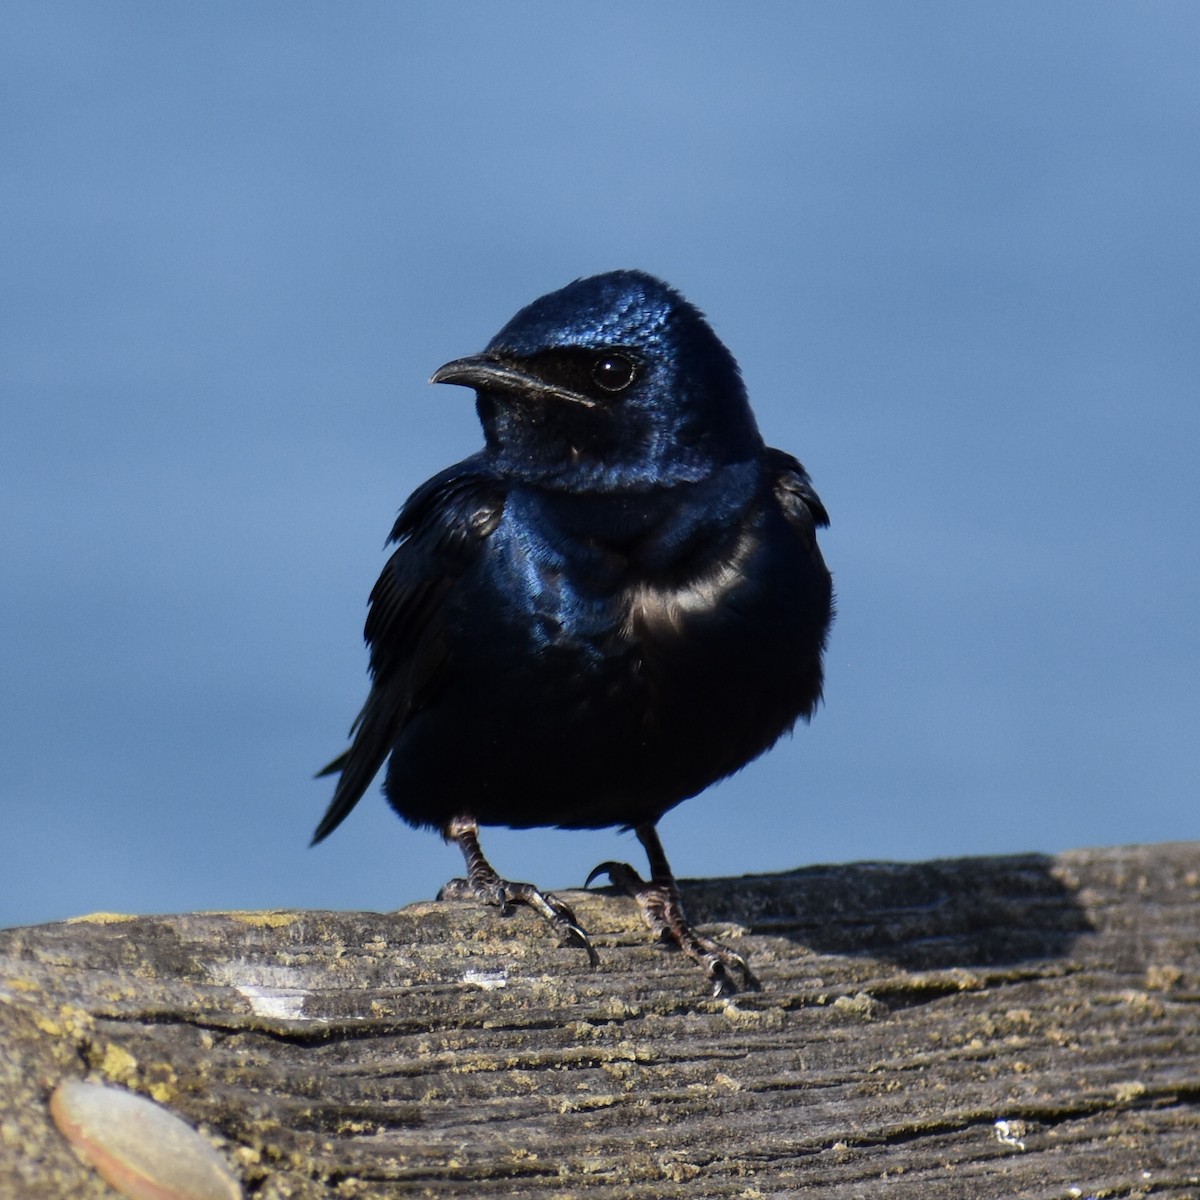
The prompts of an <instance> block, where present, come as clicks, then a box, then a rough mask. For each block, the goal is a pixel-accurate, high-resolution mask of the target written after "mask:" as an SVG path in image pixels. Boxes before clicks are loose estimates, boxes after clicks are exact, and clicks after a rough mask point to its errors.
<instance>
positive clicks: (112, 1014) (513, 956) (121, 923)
mask: <svg viewBox="0 0 1200 1200" xmlns="http://www.w3.org/2000/svg"><path fill="white" fill-rule="evenodd" d="M563 895H564V896H565V898H566V899H567V900H568V902H569V903H571V904H572V905H573V906H574V907H575V909H576V912H577V913H578V915H579V917H580V919H581V921H582V923H583V924H584V926H585V927H586V928H588V929H589V930H590V931H591V932H592V933H593V935H594V938H595V941H596V945H597V949H598V950H599V953H600V956H601V963H600V967H599V968H598V969H597V970H590V969H588V966H587V961H586V958H585V956H584V955H583V953H582V952H581V951H579V950H577V949H574V948H572V947H569V946H560V945H558V944H557V943H556V941H555V939H554V937H553V935H552V934H551V933H550V932H549V930H548V929H547V927H546V926H544V925H543V924H542V923H541V922H540V921H539V920H538V918H536V917H535V916H533V915H532V914H530V913H528V912H525V911H518V912H515V913H513V914H512V915H511V916H509V917H502V916H500V915H499V914H497V913H495V912H493V911H487V910H483V909H480V908H477V907H475V906H473V905H464V904H437V903H427V904H418V905H413V906H412V907H410V908H407V909H404V910H403V911H401V912H398V913H391V914H375V913H329V912H272V913H214V914H204V913H191V914H184V915H180V916H170V917H136V918H113V917H99V916H98V917H93V918H87V919H81V920H76V921H73V922H65V923H61V924H55V925H45V926H39V927H33V928H26V929H15V930H8V931H4V932H0V1048H2V1052H0V1196H3V1197H8V1196H13V1197H21V1198H22V1200H40V1198H42V1197H47V1198H49V1197H54V1198H56V1200H57V1198H58V1197H63V1196H71V1197H76V1196H78V1197H92V1196H95V1197H101V1196H106V1195H111V1194H112V1193H111V1192H109V1191H108V1189H107V1185H105V1184H103V1183H101V1182H100V1181H99V1179H98V1178H97V1177H96V1176H95V1175H93V1174H92V1173H91V1172H90V1171H89V1170H88V1169H87V1168H85V1167H84V1166H83V1165H82V1164H80V1163H79V1162H77V1161H76V1159H75V1158H74V1156H73V1155H72V1154H71V1152H70V1150H69V1149H68V1148H67V1146H66V1143H65V1142H64V1141H63V1140H62V1138H61V1136H60V1135H59V1134H58V1132H57V1131H56V1129H55V1128H54V1126H53V1125H52V1124H51V1123H50V1121H49V1118H48V1116H47V1098H48V1096H49V1094H50V1092H51V1091H52V1089H53V1087H54V1086H55V1085H56V1084H57V1083H58V1082H59V1081H61V1080H62V1079H65V1078H90V1079H94V1080H103V1081H107V1082H110V1083H114V1084H117V1085H120V1086H122V1087H125V1088H129V1089H132V1090H134V1091H137V1092H140V1093H142V1094H144V1095H148V1096H151V1097H153V1098H155V1099H157V1100H158V1101H160V1102H162V1103H163V1104H165V1105H166V1106H167V1107H168V1108H170V1109H171V1110H172V1111H174V1112H176V1113H178V1114H179V1115H181V1116H183V1117H184V1118H185V1119H187V1120H188V1121H189V1122H191V1123H193V1124H194V1125H196V1126H197V1127H199V1128H200V1129H201V1130H202V1132H204V1134H205V1135H206V1136H208V1137H210V1138H211V1139H212V1140H213V1141H214V1143H215V1144H216V1145H217V1146H218V1147H219V1148H220V1149H221V1150H222V1152H223V1153H224V1154H225V1155H226V1156H227V1158H228V1160H229V1162H230V1163H231V1164H232V1165H233V1167H234V1169H235V1170H236V1172H237V1173H238V1174H239V1175H240V1176H241V1178H242V1179H243V1182H244V1184H245V1186H246V1189H247V1193H248V1194H251V1195H254V1196H257V1197H262V1198H273V1197H326V1196H336V1197H347V1198H350V1197H381V1198H390V1197H402V1196H403V1197H411V1196H421V1195H428V1196H437V1197H449V1196H468V1195H469V1196H471V1197H473V1198H487V1197H498V1196H518V1197H536V1196H559V1197H570V1196H579V1197H585V1198H588V1200H609V1198H611V1200H615V1198H617V1197H684V1196H686V1197H688V1198H689V1200H701V1198H706V1197H747V1198H752V1197H758V1196H783V1195H806V1196H807V1195H812V1196H818V1197H822V1198H828V1200H850V1198H851V1197H855V1198H858V1197H875V1196H880V1195H886V1196H889V1197H896V1198H904V1200H908V1198H910V1197H911V1198H914V1200H915V1198H917V1197H921V1198H926V1200H941V1198H944V1197H945V1198H948V1197H955V1198H958V1197H971V1198H972V1200H984V1198H988V1197H1025V1196H1028V1197H1063V1198H1067V1197H1079V1198H1083V1197H1107V1196H1151V1195H1153V1196H1155V1197H1170V1198H1172V1200H1176V1198H1182V1197H1192V1198H1196V1197H1200V844H1172V845H1162V846H1147V847H1126V848H1118V849H1109V850H1081V851H1076V852H1072V853H1068V854H1063V855H1060V856H1057V857H1054V858H1047V857H1041V856H1034V855H1029V856H1020V857H1011V858H991V859H966V860H956V861H952V862H934V863H922V864H894V863H890V864H857V865H850V866H840V867H813V868H808V869H804V870H800V871H796V872H792V873H788V874H785V875H777V876H769V877H746V878H742V879H734V880H710V881H702V882H695V883H690V884H687V885H686V886H685V896H686V899H687V903H688V905H689V907H690V909H691V911H692V913H693V916H694V917H695V918H696V919H698V920H699V921H701V922H705V923H708V924H707V928H708V929H709V931H710V932H714V933H716V934H717V935H718V936H721V937H723V938H725V939H726V940H728V941H730V942H731V943H733V944H735V945H736V946H737V947H738V949H739V950H741V951H743V952H745V953H746V954H748V956H749V957H750V959H751V961H752V963H753V966H754V969H755V971H756V972H757V973H758V975H759V977H760V978H761V979H762V980H763V983H764V990H763V991H762V992H761V993H758V994H754V995H745V996H737V997H734V998H732V999H720V1000H718V999H712V998H710V997H708V996H707V995H706V991H705V988H704V985H703V981H702V978H701V976H700V973H699V972H698V970H697V969H696V968H695V967H693V966H692V965H691V964H690V963H688V962H687V961H686V960H684V959H683V957H682V956H681V955H679V954H673V953H670V952H667V951H665V950H663V949H661V948H659V947H657V946H655V945H653V944H651V943H650V942H649V940H648V935H647V934H646V932H645V930H644V928H643V927H642V925H641V924H640V922H639V920H638V918H637V915H636V912H635V910H634V907H633V904H632V902H631V901H629V900H627V899H625V898H624V897H621V896H618V895H615V894H613V893H610V892H605V891H600V892H590V893H581V892H568V893H563ZM998 1122H1004V1123H1006V1124H998Z"/></svg>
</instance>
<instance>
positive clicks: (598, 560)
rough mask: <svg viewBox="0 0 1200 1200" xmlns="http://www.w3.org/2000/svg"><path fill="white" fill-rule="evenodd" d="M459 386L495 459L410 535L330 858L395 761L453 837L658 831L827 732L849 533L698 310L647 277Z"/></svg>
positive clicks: (587, 292) (388, 601)
mask: <svg viewBox="0 0 1200 1200" xmlns="http://www.w3.org/2000/svg"><path fill="white" fill-rule="evenodd" d="M434 380H435V381H436V382H448V383H459V384H463V385H466V386H469V387H473V388H474V389H475V391H476V396H477V408H478V412H479V417H480V420H481V423H482V424H483V428H484V433H485V437H486V446H485V448H484V449H483V450H482V451H480V452H479V453H478V454H475V455H473V456H472V457H470V458H468V459H466V460H465V461H464V462H461V463H459V464H457V465H456V466H453V467H450V468H449V469H447V470H445V471H443V472H442V473H441V474H439V475H437V476H435V477H434V478H433V479H431V480H430V481H429V482H427V483H426V484H424V485H423V486H422V487H421V488H419V489H418V490H417V491H416V492H415V493H414V495H413V496H412V497H411V498H410V500H409V501H408V503H407V504H406V505H405V506H404V509H403V511H402V512H401V514H400V518H399V520H398V521H397V522H396V526H395V529H394V530H393V533H392V538H393V540H394V541H395V542H396V543H398V547H397V549H396V551H395V553H394V554H393V556H392V558H391V560H390V561H389V562H388V564H387V566H386V567H385V569H384V572H383V574H382V576H381V577H380V579H379V582H378V583H377V584H376V586H375V590H374V592H373V593H372V596H371V607H370V613H369V617H368V620H367V627H366V637H367V641H368V643H369V645H370V650H371V673H372V679H373V685H372V689H371V693H370V696H369V698H368V700H367V703H366V706H365V707H364V709H363V711H362V713H361V714H360V716H359V718H358V721H357V722H356V725H355V728H354V731H353V744H352V745H351V748H350V749H349V751H347V753H346V754H345V755H343V756H342V758H340V759H338V760H337V761H336V762H335V763H334V764H331V768H330V769H331V770H337V771H340V779H339V781H338V786H337V789H336V792H335V795H334V798H333V801H332V803H331V805H330V808H329V811H328V813H327V814H326V816H325V818H324V820H323V821H322V822H321V825H320V826H319V828H318V830H317V834H316V837H315V839H314V840H320V839H321V838H323V837H325V836H326V835H327V834H328V833H330V832H331V831H332V830H333V829H334V828H335V827H336V826H337V825H338V824H339V823H340V821H341V820H342V819H343V818H344V817H345V815H346V814H347V813H348V812H349V811H350V809H351V808H352V807H353V806H354V804H355V803H356V802H357V800H358V799H359V797H360V796H361V795H362V794H363V792H364V791H365V789H366V788H367V787H368V786H369V784H370V782H371V780H372V779H373V777H374V776H375V774H376V773H377V771H378V770H379V768H380V767H381V766H382V765H383V764H384V761H385V760H389V761H388V766H387V774H386V779H385V784H384V790H385V792H386V794H387V797H388V800H389V801H390V803H391V804H392V806H393V807H394V808H395V809H396V811H397V812H398V813H399V814H400V815H401V816H402V817H404V818H405V820H407V821H409V822H410V823H412V824H414V825H428V826H433V827H436V828H439V829H441V830H442V831H443V832H445V833H447V835H448V836H455V835H454V833H453V832H452V830H451V826H452V824H453V823H454V822H456V821H458V822H462V821H466V822H468V823H474V824H482V825H488V824H498V825H509V826H515V827H527V826H540V825H558V826H564V827H568V828H595V827H602V826H608V825H626V826H633V827H635V828H638V829H639V831H641V830H642V829H643V828H646V827H649V828H651V829H652V826H653V823H654V822H655V821H656V820H657V819H658V818H659V817H660V816H661V815H662V814H663V813H664V812H666V811H667V810H668V809H670V808H671V807H673V806H674V805H676V804H678V803H679V802H680V801H682V800H684V799H686V798H687V797H689V796H693V795H695V794H696V793H697V792H699V791H701V790H702V789H703V788H705V787H707V786H708V785H709V784H710V783H712V782H714V781H715V780H717V779H719V778H721V777H723V776H725V775H727V774H729V773H730V772H732V771H735V770H737V769H738V768H739V767H741V766H743V765H744V764H745V763H747V762H748V761H750V760H751V759H753V758H755V757H756V756H757V755H759V754H760V753H762V752H763V751H764V750H765V749H767V748H768V747H769V746H770V745H771V744H772V743H773V742H774V741H775V740H776V739H777V738H778V737H779V736H780V735H781V734H782V733H784V732H785V731H786V730H788V729H790V728H791V726H792V725H793V724H794V723H795V721H796V720H797V719H798V718H807V717H808V716H810V715H811V713H812V711H813V709H814V708H815V706H816V704H817V703H818V701H819V699H820V695H821V680H822V668H821V656H822V651H823V648H824V644H825V638H826V633H827V630H828V627H829V623H830V619H831V614H832V593H831V585H830V577H829V573H828V571H827V570H826V568H825V564H824V562H823V561H822V558H821V554H820V551H819V549H818V547H817V542H816V536H815V531H816V528H817V526H820V525H824V524H826V522H827V517H826V514H825V510H824V508H823V507H822V505H821V502H820V500H819V499H818V498H817V495H816V493H815V492H814V491H813V489H812V486H811V484H810V482H809V479H808V476H807V474H806V473H805V471H804V468H803V467H802V466H801V465H800V464H799V463H798V462H797V461H796V460H795V459H794V458H792V457H791V456H790V455H787V454H785V453H783V452H782V451H779V450H772V449H768V448H766V447H765V446H764V445H763V442H762V439H761V437H760V435H759V432H758V429H757V426H756V425H755V421H754V417H753V415H752V413H751V411H750V407H749V403H748V401H747V398H746V392H745V388H744V386H743V384H742V380H741V376H740V373H739V371H738V368H737V364H736V363H735V361H734V359H733V357H732V356H731V355H730V354H729V352H728V350H726V348H725V347H724V346H723V345H722V344H721V342H720V341H719V340H718V339H717V337H716V335H715V334H714V333H713V332H712V330H711V329H710V327H709V325H708V324H707V322H706V321H705V320H704V318H703V317H702V316H701V314H700V313H699V312H698V311H697V310H696V309H695V308H694V307H693V306H692V305H690V304H689V303H688V302H687V301H685V300H684V299H683V298H682V297H681V296H680V295H679V294H678V293H677V292H675V291H674V290H673V289H671V288H669V287H667V286H666V285H665V284H663V283H661V282H660V281H658V280H656V279H654V278H652V277H651V276H648V275H645V274H643V273H641V272H636V271H614V272H610V273H608V274H605V275H599V276H594V277H592V278H589V279H582V280H578V281H576V282H575V283H572V284H569V285H568V286H567V287H565V288H563V289H561V290H560V291H557V292H553V293H551V294H550V295H548V296H544V297H542V298H541V299H539V300H537V301H535V302H534V303H533V304H531V305H529V306H528V307H526V308H524V309H522V310H521V311H520V312H519V313H518V314H517V315H516V316H515V317H514V318H513V319H512V320H511V321H510V322H509V323H508V324H507V325H506V326H505V327H504V328H503V329H502V330H501V331H500V332H499V333H498V334H497V335H496V336H495V338H493V339H492V341H491V342H490V343H489V345H488V346H487V348H486V349H485V351H484V352H483V353H482V354H481V355H477V356H474V357H472V358H467V359H459V360H456V361H455V362H452V363H448V364H446V366H444V367H442V368H440V370H439V371H438V372H436V373H435V375H434ZM389 756H390V759H389ZM455 840H458V838H457V837H456V839H455ZM460 844H462V843H461V842H460ZM648 848H649V847H648ZM652 857H653V854H652ZM664 866H665V860H664ZM743 965H744V964H743Z"/></svg>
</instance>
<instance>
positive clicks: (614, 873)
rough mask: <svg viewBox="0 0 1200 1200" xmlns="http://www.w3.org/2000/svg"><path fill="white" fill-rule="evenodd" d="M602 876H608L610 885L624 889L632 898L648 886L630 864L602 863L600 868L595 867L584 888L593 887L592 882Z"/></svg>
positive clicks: (585, 881)
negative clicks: (640, 889)
mask: <svg viewBox="0 0 1200 1200" xmlns="http://www.w3.org/2000/svg"><path fill="white" fill-rule="evenodd" d="M601 875H607V876H608V881H609V883H610V884H612V885H613V886H614V887H619V888H622V889H623V890H624V891H626V892H628V893H629V894H630V895H631V896H633V895H635V894H636V892H637V891H638V889H639V888H642V887H645V886H646V883H645V880H644V879H642V877H641V876H640V875H639V874H638V873H637V872H636V871H635V870H634V869H633V868H632V867H631V866H630V865H629V864H628V863H620V862H602V863H601V864H600V865H599V866H598V867H593V868H592V872H591V874H590V875H588V877H587V879H585V880H584V883H583V886H584V887H585V888H589V887H591V886H592V881H593V880H595V879H597V878H598V877H599V876H601Z"/></svg>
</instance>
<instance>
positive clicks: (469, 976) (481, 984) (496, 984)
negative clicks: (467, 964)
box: [463, 970, 508, 992]
mask: <svg viewBox="0 0 1200 1200" xmlns="http://www.w3.org/2000/svg"><path fill="white" fill-rule="evenodd" d="M463 983H469V984H472V985H473V986H475V987H478V988H483V990H484V991H485V992H491V991H495V989H496V988H502V987H507V986H508V975H507V974H506V973H505V972H504V971H473V970H472V971H468V972H467V973H466V974H465V975H464V976H463Z"/></svg>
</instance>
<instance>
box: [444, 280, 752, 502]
mask: <svg viewBox="0 0 1200 1200" xmlns="http://www.w3.org/2000/svg"><path fill="white" fill-rule="evenodd" d="M432 382H434V383H457V384H462V385H465V386H467V387H472V388H474V389H475V392H476V407H477V409H478V412H479V419H480V421H481V422H482V424H483V428H484V433H485V435H486V437H487V443H488V447H489V449H490V451H491V452H492V454H493V455H494V456H495V458H496V461H497V465H498V466H499V468H500V469H501V470H502V471H504V472H505V473H506V474H510V475H512V476H515V477H517V478H521V479H526V480H529V481H530V482H537V483H541V484H543V485H545V486H550V487H562V488H569V489H570V490H573V491H609V490H617V489H634V490H636V489H639V488H649V487H656V486H662V485H671V484H675V483H683V482H692V481H696V480H699V479H704V478H707V477H708V476H710V475H712V474H713V473H714V472H715V471H717V470H718V469H719V468H720V467H722V466H724V465H726V464H727V463H733V462H742V461H744V460H746V459H749V458H752V457H753V456H754V455H755V454H757V453H758V452H759V451H760V450H761V448H762V441H761V438H760V437H759V433H758V428H757V426H756V425H755V423H754V417H753V414H752V413H751V411H750V406H749V403H748V401H747V399H746V390H745V387H744V386H743V384H742V379H741V374H740V372H739V371H738V367H737V363H736V362H735V361H734V358H733V355H731V354H730V353H729V351H728V350H727V349H726V348H725V347H724V345H722V343H721V342H720V341H719V340H718V338H717V336H716V334H715V333H713V331H712V329H711V328H710V327H709V325H708V322H707V321H706V320H705V319H704V316H703V315H702V314H701V313H700V311H699V310H698V309H696V308H695V307H693V306H692V305H691V304H689V303H688V302H687V301H686V300H685V299H684V298H683V297H682V296H681V295H680V294H679V293H678V292H676V291H675V290H674V289H673V288H670V287H668V286H667V285H666V284H665V283H663V282H662V281H661V280H658V279H655V278H654V277H653V276H651V275H647V274H645V273H643V272H641V271H610V272H608V273H606V274H604V275H593V276H591V277H590V278H587V279H577V280H576V281H575V282H574V283H570V284H568V285H567V286H566V287H564V288H561V289H559V290H558V291H557V292H551V293H549V295H546V296H542V297H541V299H539V300H535V301H534V302H533V303H532V304H530V305H528V306H527V307H525V308H523V309H521V311H520V312H519V313H517V315H516V316H515V317H513V318H512V320H511V321H509V322H508V324H507V325H505V326H504V328H503V329H501V330H500V332H499V333H498V334H496V336H495V337H494V338H492V340H491V341H490V342H489V343H488V346H487V348H486V349H485V350H484V352H483V353H482V354H477V355H473V356H472V357H470V358H460V359H456V360H455V361H454V362H449V363H446V365H445V366H443V367H439V368H438V370H437V371H436V372H434V375H433V379H432Z"/></svg>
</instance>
